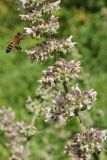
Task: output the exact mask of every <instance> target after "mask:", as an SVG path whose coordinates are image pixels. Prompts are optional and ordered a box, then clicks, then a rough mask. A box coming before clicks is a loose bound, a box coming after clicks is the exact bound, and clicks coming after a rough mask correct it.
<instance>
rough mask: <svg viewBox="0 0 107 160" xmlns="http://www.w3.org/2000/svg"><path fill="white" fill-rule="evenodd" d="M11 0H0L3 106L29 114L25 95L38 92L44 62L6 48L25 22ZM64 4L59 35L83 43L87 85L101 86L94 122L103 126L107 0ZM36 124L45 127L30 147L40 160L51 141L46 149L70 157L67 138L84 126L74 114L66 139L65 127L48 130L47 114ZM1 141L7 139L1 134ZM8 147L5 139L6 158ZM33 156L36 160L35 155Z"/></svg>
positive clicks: (56, 158)
mask: <svg viewBox="0 0 107 160" xmlns="http://www.w3.org/2000/svg"><path fill="white" fill-rule="evenodd" d="M11 1H12V0H11ZM12 3H13V1H12V2H11V3H10V2H8V1H6V2H5V3H4V1H0V11H1V14H0V22H1V25H0V37H1V38H0V39H1V40H0V41H1V42H0V106H3V105H5V106H12V107H13V108H14V110H15V111H16V114H17V118H20V117H23V119H26V120H28V119H29V118H30V117H28V116H29V115H28V114H25V109H24V105H25V101H26V98H27V97H28V96H29V95H30V96H34V92H35V89H36V86H37V85H38V84H37V79H39V77H40V75H41V71H42V66H41V65H38V64H31V63H30V62H29V61H28V59H27V57H26V55H23V54H21V52H20V53H19V52H18V51H15V50H14V51H12V53H11V54H8V55H6V54H5V48H6V46H7V45H8V43H9V42H10V40H11V38H12V36H14V34H16V33H17V32H18V31H22V28H23V26H24V24H22V22H21V20H20V18H19V17H18V12H15V10H16V8H17V7H16V6H15V7H16V8H15V9H14V7H12V5H11V4H12ZM62 5H63V9H61V11H60V12H59V13H58V14H59V15H60V22H61V29H60V35H59V36H60V37H68V36H69V35H70V34H72V35H73V36H74V40H75V41H76V42H77V43H78V44H77V47H78V50H79V53H80V55H82V56H81V61H82V65H83V67H84V72H88V75H85V77H84V79H85V80H84V83H85V81H86V83H85V85H86V86H85V87H87V88H94V89H95V90H96V91H98V100H97V102H96V105H95V108H93V110H92V112H91V115H90V119H91V117H92V118H93V119H94V121H93V125H94V126H96V127H98V128H103V129H104V128H106V127H107V118H106V117H107V116H106V115H107V109H106V105H107V98H106V95H107V85H106V82H107V53H106V51H107V44H106V43H107V31H106V28H107V24H106V25H105V21H104V19H103V16H102V12H101V10H102V7H106V6H107V2H106V0H98V1H96V0H88V1H85V0H81V1H80V0H72V1H71V0H64V1H63V2H62ZM11 7H12V8H11ZM33 44H34V42H32V40H29V41H25V42H23V43H22V45H21V46H22V47H24V48H30V46H32V45H33ZM26 46H27V47H26ZM43 67H45V66H43ZM83 87H84V86H83ZM38 124H40V126H39V125H38ZM70 125H72V126H73V127H72V135H71V134H68V133H69V131H71V129H70ZM37 127H40V130H42V131H40V134H39V136H38V135H37V137H35V138H34V139H33V140H32V143H31V147H32V148H35V149H33V157H36V156H37V159H38V160H42V159H45V158H44V157H45V156H46V155H45V149H44V148H45V146H46V145H47V146H48V145H49V144H48V143H50V144H51V145H52V148H51V149H50V148H46V151H47V152H49V153H50V155H52V159H53V160H60V159H64V160H66V159H67V157H66V156H65V155H64V153H63V146H64V143H65V140H67V139H69V138H71V137H72V136H73V134H74V131H75V128H76V129H77V130H79V128H78V126H77V125H76V121H75V119H72V120H71V121H70V122H68V124H67V126H66V129H65V130H66V132H67V133H63V134H64V135H65V134H66V135H67V134H68V135H67V136H66V137H64V138H63V137H62V139H61V138H59V137H58V134H59V132H61V133H62V131H60V130H58V131H55V132H54V133H48V132H51V130H50V131H48V126H46V124H44V122H43V120H42V119H38V123H37ZM45 130H46V131H45ZM0 137H3V135H0ZM41 137H42V138H41ZM46 139H47V141H46ZM48 141H49V142H48ZM35 143H36V145H35ZM0 144H3V141H2V138H0ZM41 148H42V149H41ZM41 150H43V151H44V153H42V151H41ZM8 152H9V151H7V150H6V149H5V147H4V146H3V147H2V145H0V160H4V159H3V157H5V159H7V155H8ZM33 157H32V158H31V160H33V159H35V158H33ZM49 160H51V159H49ZM101 160H106V156H105V155H104V154H102V155H101Z"/></svg>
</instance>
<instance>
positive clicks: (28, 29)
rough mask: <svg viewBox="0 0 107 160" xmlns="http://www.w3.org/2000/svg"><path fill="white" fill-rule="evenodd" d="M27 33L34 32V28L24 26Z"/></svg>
mask: <svg viewBox="0 0 107 160" xmlns="http://www.w3.org/2000/svg"><path fill="white" fill-rule="evenodd" d="M24 29H25V30H26V33H28V34H31V33H32V32H33V30H32V28H24Z"/></svg>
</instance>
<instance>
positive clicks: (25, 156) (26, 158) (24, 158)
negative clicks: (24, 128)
mask: <svg viewBox="0 0 107 160" xmlns="http://www.w3.org/2000/svg"><path fill="white" fill-rule="evenodd" d="M39 112H40V110H39V109H38V110H36V109H35V112H34V115H33V117H32V120H31V126H32V127H33V126H34V125H35V122H36V118H37V117H38V114H39ZM30 140H31V138H30V137H28V138H27V142H26V144H25V151H24V155H23V160H29V154H30V153H29V144H30Z"/></svg>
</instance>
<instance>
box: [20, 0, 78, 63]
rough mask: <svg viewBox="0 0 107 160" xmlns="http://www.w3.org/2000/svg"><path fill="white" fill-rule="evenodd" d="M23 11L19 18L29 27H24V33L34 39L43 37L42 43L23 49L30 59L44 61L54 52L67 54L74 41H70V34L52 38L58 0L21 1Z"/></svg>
mask: <svg viewBox="0 0 107 160" xmlns="http://www.w3.org/2000/svg"><path fill="white" fill-rule="evenodd" d="M20 1H21V3H22V4H23V5H22V6H23V7H22V8H23V9H24V13H23V14H21V15H20V16H21V19H22V20H25V21H28V22H29V23H30V27H25V32H26V33H25V34H26V35H27V36H30V37H32V38H34V39H38V38H41V37H43V38H44V41H43V42H42V44H38V45H37V46H35V47H33V48H32V49H29V50H25V52H26V53H27V55H28V56H29V57H30V59H31V60H32V61H36V62H44V61H45V60H47V59H48V58H49V57H50V58H51V57H54V56H55V54H56V55H57V54H67V53H68V52H70V51H71V48H73V47H74V45H75V44H76V42H72V40H71V39H72V36H70V37H69V38H67V39H65V40H58V39H55V38H52V35H55V34H57V31H58V29H59V22H58V17H56V16H55V13H56V11H58V10H59V8H60V7H59V5H60V0H59V1H56V2H54V3H49V2H48V1H43V0H42V1H38V0H27V1H22V0H20Z"/></svg>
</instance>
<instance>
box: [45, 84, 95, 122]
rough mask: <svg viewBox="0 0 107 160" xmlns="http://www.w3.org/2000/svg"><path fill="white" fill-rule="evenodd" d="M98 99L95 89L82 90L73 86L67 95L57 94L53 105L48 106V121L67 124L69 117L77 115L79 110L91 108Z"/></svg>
mask: <svg viewBox="0 0 107 160" xmlns="http://www.w3.org/2000/svg"><path fill="white" fill-rule="evenodd" d="M95 100H96V92H95V91H94V90H89V91H88V90H86V91H81V90H80V89H79V87H77V86H76V87H75V88H74V87H72V88H71V90H70V91H69V92H68V93H67V94H66V95H61V94H59V95H57V96H56V99H54V101H53V106H49V107H46V120H45V121H46V122H47V121H48V122H50V121H57V122H59V123H60V124H65V123H66V121H67V119H68V118H69V117H73V116H77V115H78V112H79V111H83V110H86V109H88V110H89V109H91V108H92V105H93V103H94V101H95Z"/></svg>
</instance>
